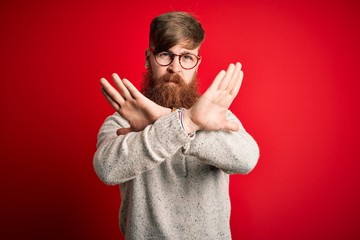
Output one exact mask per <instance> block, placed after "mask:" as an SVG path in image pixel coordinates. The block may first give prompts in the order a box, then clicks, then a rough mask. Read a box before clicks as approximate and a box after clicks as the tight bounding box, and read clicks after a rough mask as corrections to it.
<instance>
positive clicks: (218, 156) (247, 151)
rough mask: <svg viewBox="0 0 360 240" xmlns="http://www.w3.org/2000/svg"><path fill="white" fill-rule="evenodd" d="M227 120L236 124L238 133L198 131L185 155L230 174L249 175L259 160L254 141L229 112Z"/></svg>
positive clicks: (257, 149)
mask: <svg viewBox="0 0 360 240" xmlns="http://www.w3.org/2000/svg"><path fill="white" fill-rule="evenodd" d="M227 119H228V120H229V121H232V122H236V123H237V124H238V125H239V126H240V129H239V130H238V131H232V132H230V131H198V132H197V133H196V137H195V139H194V140H193V141H192V142H191V145H190V148H189V149H187V150H186V152H185V154H189V155H192V156H195V157H197V158H199V159H200V160H201V161H204V162H206V163H207V164H209V165H213V166H215V167H217V168H220V169H222V170H223V171H225V172H227V173H229V174H231V173H241V174H246V173H249V172H250V171H251V170H252V169H253V168H254V167H255V165H256V163H257V160H258V158H259V148H258V145H257V143H256V142H255V140H254V139H253V138H252V137H251V136H250V135H249V134H248V133H247V132H246V131H245V129H244V128H243V127H242V124H241V123H240V121H239V120H238V119H237V118H236V117H235V115H234V114H232V113H231V112H230V111H228V112H227Z"/></svg>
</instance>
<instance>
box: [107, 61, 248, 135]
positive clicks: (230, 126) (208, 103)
mask: <svg viewBox="0 0 360 240" xmlns="http://www.w3.org/2000/svg"><path fill="white" fill-rule="evenodd" d="M243 76H244V74H243V72H242V70H241V64H240V63H236V64H230V65H229V67H228V68H227V70H226V71H225V70H222V71H220V72H219V73H218V75H217V76H216V77H215V79H214V81H213V82H212V84H211V85H210V87H209V88H208V89H207V90H206V92H205V93H204V94H203V95H202V96H201V97H200V98H199V99H198V100H197V101H196V103H195V104H194V106H192V107H191V108H190V109H185V110H184V114H183V121H184V125H185V131H186V132H187V133H192V132H195V131H198V130H206V131H211V130H230V131H237V130H239V126H238V125H237V124H236V123H234V122H230V121H228V120H227V119H226V111H227V110H228V108H229V107H230V105H231V103H232V102H233V100H234V98H235V97H236V95H237V94H238V92H239V90H240V87H241V83H242V79H243ZM112 78H113V81H114V83H115V85H116V87H117V89H118V90H117V89H116V88H114V87H113V86H112V85H111V84H110V83H109V82H108V81H107V80H106V79H105V78H101V79H100V83H101V86H102V92H103V94H104V96H105V98H106V99H107V101H108V102H109V103H110V104H111V106H112V107H113V108H114V109H115V110H116V111H117V112H118V113H119V114H120V115H121V116H122V117H124V118H125V119H126V120H127V121H128V122H129V124H130V128H121V129H119V130H118V131H117V134H118V135H122V134H126V133H128V132H132V131H141V130H143V129H144V128H145V127H146V126H148V125H149V124H151V123H153V122H155V121H156V120H157V119H158V118H160V117H161V116H163V115H166V114H168V113H170V112H171V109H169V108H165V107H162V106H160V105H158V104H156V103H154V102H153V101H151V100H150V99H148V98H146V97H145V96H144V95H142V94H141V93H140V92H139V91H138V90H137V89H136V87H135V86H134V85H133V84H132V83H131V82H130V81H129V80H127V79H122V80H121V79H120V77H119V76H118V75H117V74H113V75H112Z"/></svg>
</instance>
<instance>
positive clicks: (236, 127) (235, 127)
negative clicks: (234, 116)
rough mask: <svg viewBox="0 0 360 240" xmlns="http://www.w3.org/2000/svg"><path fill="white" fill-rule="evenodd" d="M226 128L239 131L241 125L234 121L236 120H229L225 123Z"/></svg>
mask: <svg viewBox="0 0 360 240" xmlns="http://www.w3.org/2000/svg"><path fill="white" fill-rule="evenodd" d="M224 130H228V131H233V132H237V131H239V125H237V124H236V123H234V122H229V121H227V122H226V123H225V127H224Z"/></svg>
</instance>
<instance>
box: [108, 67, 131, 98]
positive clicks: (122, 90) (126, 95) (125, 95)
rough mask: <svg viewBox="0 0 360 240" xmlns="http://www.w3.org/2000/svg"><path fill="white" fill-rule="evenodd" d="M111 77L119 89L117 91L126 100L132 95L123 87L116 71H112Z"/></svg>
mask: <svg viewBox="0 0 360 240" xmlns="http://www.w3.org/2000/svg"><path fill="white" fill-rule="evenodd" d="M111 76H112V79H113V81H114V83H115V85H116V86H117V87H118V89H119V90H120V91H119V93H120V95H121V96H122V97H123V98H124V99H125V100H126V99H131V98H132V96H131V94H130V92H129V90H128V89H127V88H126V87H125V85H124V83H123V81H122V80H121V79H120V77H119V75H117V74H116V73H113V74H112V75H111Z"/></svg>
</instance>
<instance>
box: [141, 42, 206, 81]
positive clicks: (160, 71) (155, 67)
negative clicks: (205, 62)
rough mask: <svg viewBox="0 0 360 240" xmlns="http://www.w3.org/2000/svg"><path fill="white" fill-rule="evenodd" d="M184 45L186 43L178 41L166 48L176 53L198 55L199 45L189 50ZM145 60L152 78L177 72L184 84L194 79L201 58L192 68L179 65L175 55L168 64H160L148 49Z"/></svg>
mask: <svg viewBox="0 0 360 240" xmlns="http://www.w3.org/2000/svg"><path fill="white" fill-rule="evenodd" d="M184 46H186V45H185V44H183V43H180V44H177V45H175V46H174V47H172V48H170V49H168V50H169V51H170V52H172V53H174V54H177V55H180V54H183V53H192V54H195V55H198V53H199V48H200V47H198V48H195V49H192V50H189V49H186V48H185V47H184ZM147 61H148V63H149V66H150V68H151V72H152V74H153V76H154V78H160V77H162V76H163V75H165V74H170V75H173V74H177V75H179V76H180V77H181V79H182V80H183V81H184V83H185V84H189V83H190V82H191V81H192V80H193V79H194V76H195V74H196V73H197V70H198V67H199V64H200V62H201V59H200V60H199V62H198V64H197V65H196V67H194V68H193V69H184V68H182V67H181V65H180V62H179V57H178V56H175V58H174V60H173V61H172V63H171V64H170V65H169V66H161V65H159V64H158V63H157V62H156V61H155V57H154V54H153V53H152V52H150V51H149V52H148V57H147ZM168 84H174V83H172V82H169V83H168Z"/></svg>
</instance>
